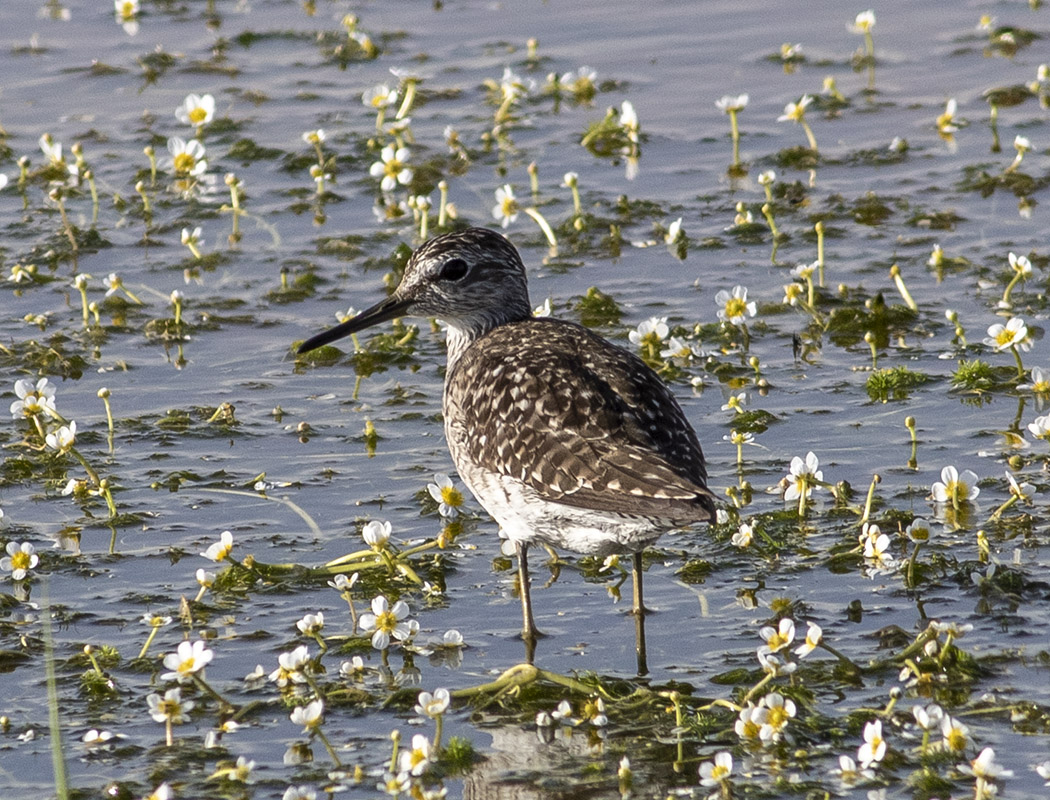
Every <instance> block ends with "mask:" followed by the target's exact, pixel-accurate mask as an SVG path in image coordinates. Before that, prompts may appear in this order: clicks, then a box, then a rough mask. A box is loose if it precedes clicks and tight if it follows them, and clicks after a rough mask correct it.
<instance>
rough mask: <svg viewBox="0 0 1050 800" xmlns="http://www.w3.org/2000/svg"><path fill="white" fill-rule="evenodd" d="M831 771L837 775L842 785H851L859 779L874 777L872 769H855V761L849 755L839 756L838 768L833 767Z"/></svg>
mask: <svg viewBox="0 0 1050 800" xmlns="http://www.w3.org/2000/svg"><path fill="white" fill-rule="evenodd" d="M831 772H832V774H833V775H838V776H839V780H841V781H842V783H843V785H844V786H852V785H853V784H855V783H857V782H859V781H861V780H871V779H873V778H874V777H875V771H874V770H871V769H867V768H865V769H857V762H856V761H854V760H853V759H852V758H850V757H849V756H839V766H838V769H833V770H831Z"/></svg>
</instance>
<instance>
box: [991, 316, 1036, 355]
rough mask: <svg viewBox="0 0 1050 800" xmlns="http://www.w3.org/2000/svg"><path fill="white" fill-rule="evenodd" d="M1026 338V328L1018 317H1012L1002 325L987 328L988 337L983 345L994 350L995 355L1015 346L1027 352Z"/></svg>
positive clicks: (997, 324) (996, 324) (998, 323)
mask: <svg viewBox="0 0 1050 800" xmlns="http://www.w3.org/2000/svg"><path fill="white" fill-rule="evenodd" d="M1027 338H1028V327H1027V326H1026V325H1025V323H1024V320H1023V319H1021V318H1020V317H1012V318H1011V319H1010V321H1009V322H1007V323H1006V324H1005V325H1003V324H1002V323H1000V322H997V323H995V324H994V325H991V326H990V327H989V328H988V336H987V337H985V340H984V343H985V344H986V345H988V346H989V347H991V348H994V349H995V351H996V352H997V353H999V352H1002V351H1003V350H1007V349H1009V348H1011V347H1013V346H1015V345H1020V347H1021V349H1022V350H1027V349H1028V348H1027V347H1026V346H1025V345H1026V341H1025V340H1026V339H1027Z"/></svg>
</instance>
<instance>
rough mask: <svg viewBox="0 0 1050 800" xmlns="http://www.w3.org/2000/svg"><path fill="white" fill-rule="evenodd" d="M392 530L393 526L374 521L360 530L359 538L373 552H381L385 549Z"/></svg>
mask: <svg viewBox="0 0 1050 800" xmlns="http://www.w3.org/2000/svg"><path fill="white" fill-rule="evenodd" d="M392 530H393V526H392V525H391V524H390V523H389V522H385V521H384V522H380V521H379V520H377V519H374V520H372V521H371V522H369V523H368V524H367V525H365V527H364V528H362V529H361V538H362V539H364V540H365V544H367V545H368V546H369V547H371V548H372V549H373V550H382V549H383V548H384V547H386V543H387V541H389V539H390V532H391V531H392Z"/></svg>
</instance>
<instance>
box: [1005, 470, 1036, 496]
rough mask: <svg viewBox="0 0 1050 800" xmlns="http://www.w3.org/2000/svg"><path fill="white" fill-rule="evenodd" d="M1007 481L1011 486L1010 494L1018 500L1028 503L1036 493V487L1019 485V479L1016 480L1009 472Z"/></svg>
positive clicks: (1028, 484) (1026, 484)
mask: <svg viewBox="0 0 1050 800" xmlns="http://www.w3.org/2000/svg"><path fill="white" fill-rule="evenodd" d="M1006 480H1007V481H1008V482H1009V484H1010V494H1011V495H1012V496H1013V497H1016V498H1017V499H1018V500H1020V501H1022V502H1025V503H1027V502H1028V501H1029V500H1030V499H1031V497H1032V494H1033V493H1034V492H1035V487H1034V486H1032V484H1030V483H1018V482H1017V479H1016V478H1014V476H1013V475H1011V474H1010V473H1009V472H1007V473H1006Z"/></svg>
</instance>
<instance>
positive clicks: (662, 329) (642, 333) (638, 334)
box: [627, 317, 670, 345]
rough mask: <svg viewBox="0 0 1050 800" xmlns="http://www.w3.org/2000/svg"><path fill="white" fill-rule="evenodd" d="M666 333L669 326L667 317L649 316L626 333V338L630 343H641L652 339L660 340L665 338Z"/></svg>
mask: <svg viewBox="0 0 1050 800" xmlns="http://www.w3.org/2000/svg"><path fill="white" fill-rule="evenodd" d="M668 333H670V328H668V327H667V317H649V319H647V320H645V321H644V322H642V323H641V324H640V325H639V326H638V328H637V329H636V330H633V331H631V332H630V333H628V334H627V338H628V339H630V340H631V343H632V344H637V345H643V344H647V343H648V342H649V341H651V340H652V339H655V340H656V341H657V342H662V341H663V340H664V339H666V338H667V334H668Z"/></svg>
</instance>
